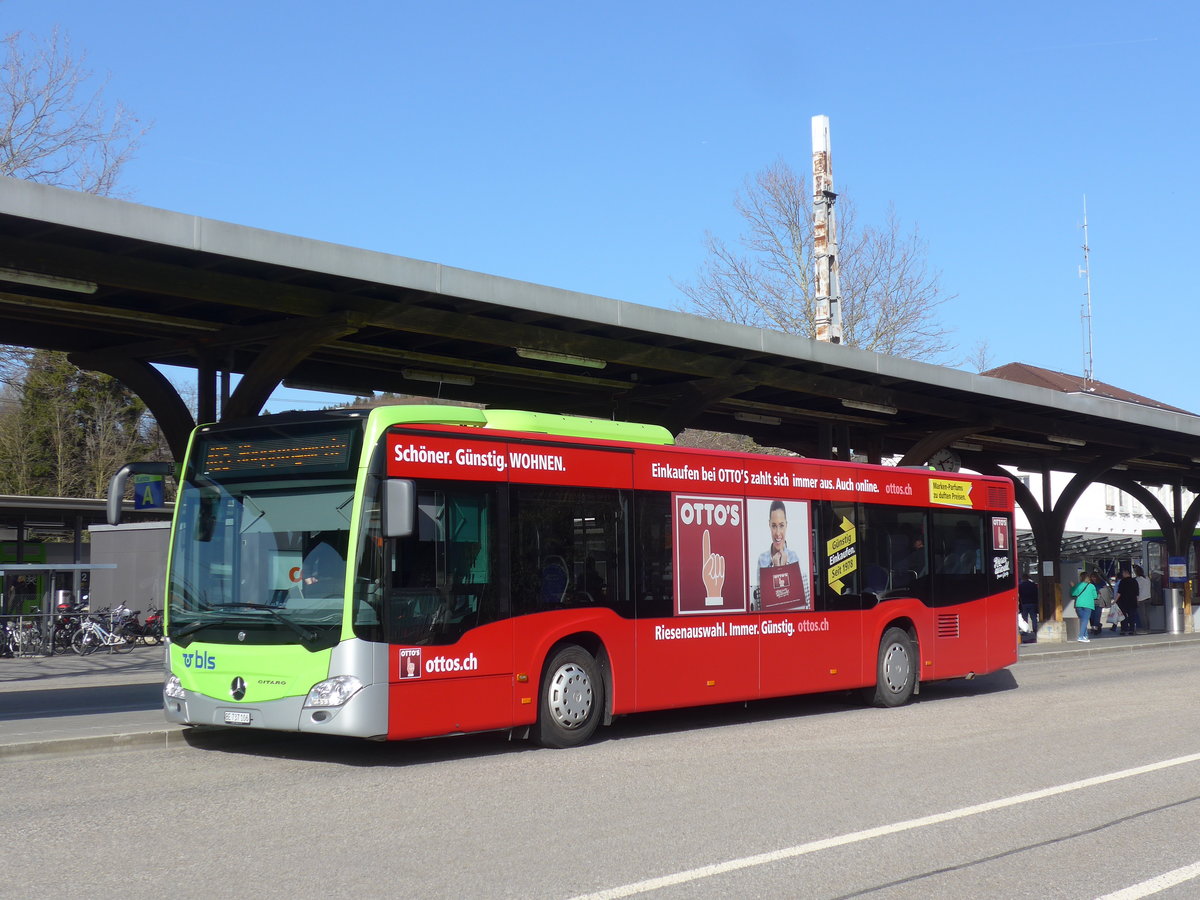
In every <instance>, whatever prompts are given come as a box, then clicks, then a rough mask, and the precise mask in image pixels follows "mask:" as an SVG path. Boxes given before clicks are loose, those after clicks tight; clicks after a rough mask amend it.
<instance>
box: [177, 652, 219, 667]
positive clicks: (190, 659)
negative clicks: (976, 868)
mask: <svg viewBox="0 0 1200 900" xmlns="http://www.w3.org/2000/svg"><path fill="white" fill-rule="evenodd" d="M183 667H184V668H185V669H209V670H210V671H211V670H214V669H216V668H217V658H216V657H215V656H209V655H208V654H207V653H205V652H203V651H201V652H200V653H185V654H183Z"/></svg>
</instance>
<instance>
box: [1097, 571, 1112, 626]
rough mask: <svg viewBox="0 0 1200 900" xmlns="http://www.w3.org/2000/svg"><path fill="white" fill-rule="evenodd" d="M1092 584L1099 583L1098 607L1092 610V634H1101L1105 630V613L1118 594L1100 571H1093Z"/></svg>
mask: <svg viewBox="0 0 1200 900" xmlns="http://www.w3.org/2000/svg"><path fill="white" fill-rule="evenodd" d="M1092 584H1095V585H1099V587H1097V588H1096V608H1095V609H1094V610H1092V634H1101V633H1102V632H1103V631H1104V614H1105V613H1107V612H1108V608H1109V607H1110V606H1112V603H1113V600H1115V599H1116V594H1114V593H1113V589H1112V585H1111V584H1109V583H1108V579H1107V578H1105V577H1104V576H1103V575H1101V574H1100V573H1099V572H1093V573H1092Z"/></svg>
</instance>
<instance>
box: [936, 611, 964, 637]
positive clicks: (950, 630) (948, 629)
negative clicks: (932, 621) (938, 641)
mask: <svg viewBox="0 0 1200 900" xmlns="http://www.w3.org/2000/svg"><path fill="white" fill-rule="evenodd" d="M937 636H938V637H940V638H956V637H958V636H959V630H958V614H957V613H955V614H954V615H949V616H938V617H937Z"/></svg>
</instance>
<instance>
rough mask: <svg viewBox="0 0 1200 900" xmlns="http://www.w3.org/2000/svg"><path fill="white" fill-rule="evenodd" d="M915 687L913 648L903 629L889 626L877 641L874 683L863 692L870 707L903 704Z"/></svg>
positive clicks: (915, 658)
mask: <svg viewBox="0 0 1200 900" xmlns="http://www.w3.org/2000/svg"><path fill="white" fill-rule="evenodd" d="M916 686H917V651H916V647H915V646H914V645H913V640H912V638H911V637H910V636H909V634H908V632H907V631H905V630H904V629H903V628H889V629H888V630H887V631H885V632H884V633H883V639H882V640H881V641H880V642H879V659H878V661H877V662H876V664H875V686H874V687H870V688H867V689H866V690H865V691H864V695H865V697H866V699H867V702H868V703H871V704H872V705H873V706H888V707H890V706H903V705H904V704H905V703H907V702H908V701H909V700H910V699H911V698H912V695H913V691H914V690H915V689H916Z"/></svg>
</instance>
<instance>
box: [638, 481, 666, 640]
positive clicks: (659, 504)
mask: <svg viewBox="0 0 1200 900" xmlns="http://www.w3.org/2000/svg"><path fill="white" fill-rule="evenodd" d="M634 504H635V508H634V511H633V515H634V525H633V568H634V573H633V599H634V608H635V612H634V615H636V616H637V617H638V618H639V619H663V618H667V617H668V616H671V615H674V613H675V586H674V581H673V577H674V576H673V570H672V568H671V553H672V544H671V541H672V535H671V495H670V494H668V493H653V494H651V493H645V494H638V495H637V497H636V499H635V501H634Z"/></svg>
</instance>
